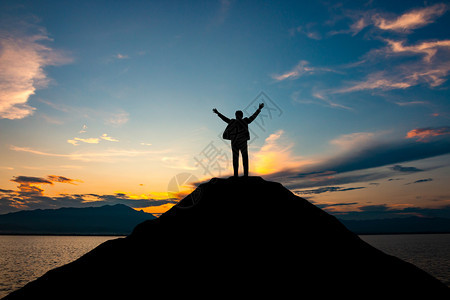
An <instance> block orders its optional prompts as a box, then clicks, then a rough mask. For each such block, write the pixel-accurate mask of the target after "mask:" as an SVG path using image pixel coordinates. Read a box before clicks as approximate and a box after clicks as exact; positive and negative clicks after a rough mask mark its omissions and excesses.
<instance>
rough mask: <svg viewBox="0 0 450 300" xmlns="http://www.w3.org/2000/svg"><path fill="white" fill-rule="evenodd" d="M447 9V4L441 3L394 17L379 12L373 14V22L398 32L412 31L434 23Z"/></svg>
mask: <svg viewBox="0 0 450 300" xmlns="http://www.w3.org/2000/svg"><path fill="white" fill-rule="evenodd" d="M447 9H448V7H447V5H446V4H443V3H440V4H435V5H433V6H428V7H424V8H418V9H413V10H410V11H408V12H405V13H404V14H402V15H400V16H398V17H393V18H389V17H384V16H382V15H380V14H377V15H374V16H373V22H374V25H375V26H376V27H378V28H379V29H382V30H391V31H397V32H402V31H403V32H404V31H410V30H412V29H416V28H420V27H423V26H425V25H427V24H429V23H432V22H433V21H434V20H435V19H437V18H438V17H440V16H441V15H443V14H444V13H445V12H446V11H447Z"/></svg>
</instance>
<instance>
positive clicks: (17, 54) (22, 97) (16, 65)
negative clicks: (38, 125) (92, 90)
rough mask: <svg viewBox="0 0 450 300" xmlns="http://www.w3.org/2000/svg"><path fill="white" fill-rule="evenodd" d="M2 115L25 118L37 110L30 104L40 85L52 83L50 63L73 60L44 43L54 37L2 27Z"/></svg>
mask: <svg viewBox="0 0 450 300" xmlns="http://www.w3.org/2000/svg"><path fill="white" fill-rule="evenodd" d="M0 35H1V38H0V118H4V119H22V118H25V117H27V116H29V115H31V114H33V111H34V110H35V108H34V107H31V106H29V105H28V104H27V102H28V100H29V98H30V96H32V95H34V94H35V92H36V90H37V89H40V88H45V87H47V86H48V84H49V82H50V79H49V78H48V77H47V74H46V73H45V72H44V68H45V67H47V66H57V65H62V64H67V63H70V62H72V58H70V57H69V56H68V55H67V54H65V53H63V52H61V51H58V50H55V49H53V48H51V47H49V46H46V45H45V44H44V43H48V42H51V41H52V40H51V39H50V38H49V37H48V36H47V35H46V34H45V30H43V29H42V28H41V29H40V30H39V33H36V34H31V35H30V34H27V33H25V32H21V31H19V30H0Z"/></svg>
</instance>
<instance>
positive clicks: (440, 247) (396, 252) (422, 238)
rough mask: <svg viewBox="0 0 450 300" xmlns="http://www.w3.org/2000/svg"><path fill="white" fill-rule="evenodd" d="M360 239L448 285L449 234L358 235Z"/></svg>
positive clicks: (449, 282) (449, 276)
mask: <svg viewBox="0 0 450 300" xmlns="http://www.w3.org/2000/svg"><path fill="white" fill-rule="evenodd" d="M359 237H360V238H361V239H362V240H364V241H365V242H367V243H369V244H370V245H372V246H374V247H375V248H378V249H380V250H381V251H383V252H385V253H387V254H390V255H393V256H396V257H398V258H400V259H403V260H404V261H407V262H409V263H412V264H413V265H416V266H417V267H419V268H421V269H422V270H424V271H426V272H428V273H429V274H431V275H433V276H434V277H436V278H437V279H439V280H440V281H441V282H443V283H444V284H446V285H447V286H449V287H450V234H392V235H360V236H359Z"/></svg>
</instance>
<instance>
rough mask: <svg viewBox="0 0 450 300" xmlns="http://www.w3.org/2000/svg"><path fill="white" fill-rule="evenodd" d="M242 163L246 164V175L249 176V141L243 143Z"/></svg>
mask: <svg viewBox="0 0 450 300" xmlns="http://www.w3.org/2000/svg"><path fill="white" fill-rule="evenodd" d="M241 153H242V165H243V166H244V176H248V146H247V141H245V142H244V143H243V144H242V145H241Z"/></svg>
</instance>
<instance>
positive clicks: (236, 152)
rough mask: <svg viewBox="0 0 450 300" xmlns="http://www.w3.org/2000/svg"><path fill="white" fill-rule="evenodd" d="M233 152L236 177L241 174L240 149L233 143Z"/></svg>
mask: <svg viewBox="0 0 450 300" xmlns="http://www.w3.org/2000/svg"><path fill="white" fill-rule="evenodd" d="M231 151H232V152H233V171H234V177H238V174H239V147H238V146H237V144H236V143H235V142H231Z"/></svg>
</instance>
